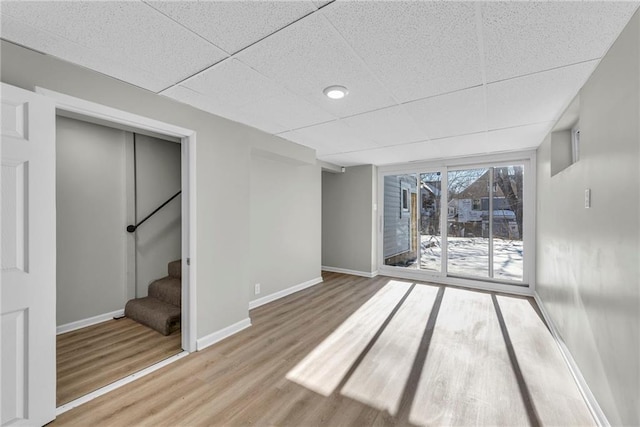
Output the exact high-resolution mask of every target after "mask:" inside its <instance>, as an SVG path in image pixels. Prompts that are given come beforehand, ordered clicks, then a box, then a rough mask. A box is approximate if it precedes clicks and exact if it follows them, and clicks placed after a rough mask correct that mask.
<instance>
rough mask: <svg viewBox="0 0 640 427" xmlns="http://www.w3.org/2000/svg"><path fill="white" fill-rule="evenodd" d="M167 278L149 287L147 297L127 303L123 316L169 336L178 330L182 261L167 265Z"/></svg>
mask: <svg viewBox="0 0 640 427" xmlns="http://www.w3.org/2000/svg"><path fill="white" fill-rule="evenodd" d="M168 273H169V275H168V276H167V277H164V278H162V279H158V280H156V281H155V282H153V283H151V284H150V285H149V292H148V296H146V297H144V298H136V299H132V300H130V301H129V302H127V305H126V306H125V307H124V315H125V316H126V317H128V318H130V319H133V320H135V321H136V322H138V323H142V324H143V325H145V326H148V327H150V328H151V329H155V330H156V331H158V332H160V333H161V334H162V335H169V334H171V333H172V332H173V331H175V330H177V329H179V328H180V312H181V311H180V307H181V301H182V261H181V260H177V261H172V262H170V263H169V265H168Z"/></svg>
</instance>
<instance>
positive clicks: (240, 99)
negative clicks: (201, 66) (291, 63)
mask: <svg viewBox="0 0 640 427" xmlns="http://www.w3.org/2000/svg"><path fill="white" fill-rule="evenodd" d="M180 85H181V86H184V87H187V88H189V89H191V90H193V91H196V92H198V93H201V94H203V95H208V96H210V97H211V101H212V103H217V104H218V105H219V106H220V109H224V107H225V106H226V105H233V106H241V105H245V104H248V103H250V102H254V101H255V100H258V99H264V98H270V97H273V96H277V95H279V94H280V93H281V92H282V86H280V85H278V84H277V83H275V82H274V81H273V80H271V79H269V78H268V77H265V76H263V75H262V74H260V73H258V72H257V71H256V70H254V69H252V68H251V67H247V66H246V65H245V64H243V63H242V62H240V61H238V60H236V59H226V60H224V61H222V62H219V63H218V64H216V65H214V66H213V67H211V68H209V69H207V70H205V71H203V72H202V73H200V74H198V75H196V76H194V77H193V78H190V79H189V80H187V81H185V82H183V83H181V84H180Z"/></svg>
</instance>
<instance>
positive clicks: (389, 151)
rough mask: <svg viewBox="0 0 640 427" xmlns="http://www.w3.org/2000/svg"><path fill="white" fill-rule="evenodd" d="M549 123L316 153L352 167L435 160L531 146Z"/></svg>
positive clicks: (541, 137) (325, 158)
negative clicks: (357, 149) (363, 148)
mask: <svg viewBox="0 0 640 427" xmlns="http://www.w3.org/2000/svg"><path fill="white" fill-rule="evenodd" d="M552 123H553V122H545V123H538V124H535V125H529V126H520V127H515V128H511V129H501V130H497V131H491V132H480V133H474V134H469V135H461V136H454V137H451V138H441V139H437V140H432V141H421V142H415V143H411V144H402V145H396V146H393V147H383V148H374V149H370V150H360V151H354V152H350V153H337V154H328V155H321V154H320V153H319V154H318V158H319V159H320V160H323V161H325V162H330V163H334V164H336V165H341V166H353V165H358V164H363V163H365V164H366V163H370V164H375V165H386V164H394V163H405V162H413V161H417V160H436V159H443V158H453V157H465V156H472V155H483V154H491V153H499V152H509V151H521V150H526V149H533V148H536V147H537V146H538V145H540V142H541V141H542V140H543V139H544V137H545V136H546V135H547V134H548V133H549V130H550V129H551V126H552Z"/></svg>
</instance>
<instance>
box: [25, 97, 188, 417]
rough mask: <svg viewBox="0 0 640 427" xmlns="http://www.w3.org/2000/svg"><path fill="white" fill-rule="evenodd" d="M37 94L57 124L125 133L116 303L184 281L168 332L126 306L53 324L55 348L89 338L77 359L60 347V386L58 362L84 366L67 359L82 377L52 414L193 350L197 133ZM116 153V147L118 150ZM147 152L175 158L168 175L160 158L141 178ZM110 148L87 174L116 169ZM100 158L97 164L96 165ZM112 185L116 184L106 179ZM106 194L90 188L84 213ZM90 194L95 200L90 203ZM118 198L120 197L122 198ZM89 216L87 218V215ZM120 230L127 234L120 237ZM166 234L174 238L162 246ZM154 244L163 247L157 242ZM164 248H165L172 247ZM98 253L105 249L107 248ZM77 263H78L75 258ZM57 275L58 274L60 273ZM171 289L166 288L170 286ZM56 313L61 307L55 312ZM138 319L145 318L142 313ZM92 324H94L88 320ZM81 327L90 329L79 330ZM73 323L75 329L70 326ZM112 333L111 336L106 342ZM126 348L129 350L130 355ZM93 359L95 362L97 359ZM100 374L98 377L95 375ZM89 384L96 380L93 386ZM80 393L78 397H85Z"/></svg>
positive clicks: (120, 233) (87, 248) (102, 222)
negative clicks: (128, 313)
mask: <svg viewBox="0 0 640 427" xmlns="http://www.w3.org/2000/svg"><path fill="white" fill-rule="evenodd" d="M36 92H37V93H41V94H43V95H45V96H47V97H49V98H51V99H52V100H53V101H54V102H55V103H56V115H57V119H58V122H66V124H67V125H68V124H69V123H72V122H77V123H81V125H80V126H84V127H94V128H96V127H99V128H101V129H102V130H103V132H104V131H105V129H106V132H107V133H108V132H116V133H119V134H120V135H124V137H123V140H124V142H123V144H122V147H123V150H121V151H122V152H124V155H123V156H122V158H124V161H123V162H121V166H122V167H121V168H120V172H122V174H121V178H120V186H121V187H122V188H125V190H124V193H125V197H124V199H126V200H133V203H131V202H129V204H128V206H127V202H126V200H125V202H124V203H122V204H123V205H124V209H122V210H121V212H120V213H122V211H124V213H123V214H122V215H116V216H118V220H121V219H122V218H123V217H124V219H125V221H124V223H121V224H119V225H120V228H119V230H120V231H118V232H115V233H114V234H118V236H116V238H115V239H112V240H115V241H118V239H119V242H120V243H121V244H122V246H123V247H124V249H125V250H124V251H123V252H121V253H120V259H119V260H118V262H119V263H120V264H119V265H120V266H123V265H124V269H123V270H122V271H124V273H123V274H121V275H120V276H121V277H122V276H124V278H123V280H124V286H123V287H122V292H121V293H120V298H121V301H124V303H126V302H127V301H129V300H134V301H135V300H136V299H145V298H150V297H151V296H155V297H158V298H160V299H162V298H164V297H167V292H164V291H162V292H161V294H163V295H160V296H158V295H149V284H150V283H153V282H157V281H158V280H157V279H160V281H162V280H163V279H165V281H167V280H166V279H169V280H174V281H175V280H176V278H177V280H179V281H181V282H182V285H181V286H180V285H178V288H177V294H176V292H175V291H176V288H175V287H173V295H169V300H172V301H173V300H175V301H173V302H174V303H175V304H177V305H178V315H177V319H176V318H175V317H176V316H174V318H173V320H174V321H175V320H177V321H176V322H174V323H173V325H169V330H168V331H166V332H167V334H166V335H163V334H161V333H159V332H157V331H154V330H153V329H150V328H148V326H149V322H144V321H142V323H145V325H142V324H140V323H138V322H134V321H133V320H131V319H129V318H122V314H123V311H124V310H123V309H124V304H122V306H121V307H120V308H119V309H118V310H115V311H111V312H106V313H101V314H100V315H98V316H92V317H89V318H84V319H81V321H75V322H74V321H72V322H68V323H65V325H67V329H66V330H65V329H64V328H62V330H60V328H59V329H58V332H59V333H60V332H66V333H64V334H60V335H59V336H58V343H59V344H60V343H61V342H62V341H64V346H60V347H61V348H60V349H59V350H62V351H65V350H64V349H67V351H69V349H73V347H74V346H75V345H77V343H78V342H82V341H85V342H86V343H88V344H89V345H88V346H87V347H88V348H85V349H84V350H79V349H78V348H77V347H76V348H75V349H74V350H70V353H71V354H73V353H75V355H74V357H66V356H65V357H64V358H63V356H62V354H61V352H60V351H58V378H59V383H58V385H59V386H60V380H61V379H62V378H63V376H62V375H60V373H61V363H69V362H70V359H73V358H76V359H78V360H80V362H79V363H80V364H81V366H80V367H75V368H69V365H67V368H66V369H67V370H68V371H76V372H77V371H82V372H81V373H80V374H78V375H76V377H78V378H79V382H80V383H84V384H83V385H82V386H79V385H77V386H74V387H72V390H71V391H70V392H68V393H65V394H64V395H60V394H59V395H58V396H57V406H58V409H57V413H58V414H60V413H62V412H65V411H66V410H69V409H71V408H73V407H75V406H77V405H78V404H81V403H84V402H85V401H88V400H91V399H92V398H95V397H98V396H99V395H101V394H104V393H106V392H108V391H110V390H112V389H114V388H117V387H118V386H120V385H123V384H126V383H127V382H130V381H132V380H133V379H135V378H139V377H140V376H142V375H146V373H149V372H152V371H153V370H155V369H158V368H159V367H161V366H164V364H166V363H170V362H172V361H174V360H177V359H179V358H180V357H183V356H184V355H186V354H188V352H191V351H195V333H194V332H195V299H194V291H193V289H194V286H195V280H194V277H195V274H194V264H195V263H194V261H195V257H194V255H195V250H194V248H195V211H194V209H193V206H194V205H195V197H194V194H193V193H192V190H194V188H195V186H194V183H195V162H194V160H195V133H194V132H193V131H191V130H188V129H184V128H179V127H176V126H173V125H169V124H166V123H163V122H159V121H155V120H152V119H149V118H145V117H142V116H137V115H134V114H131V113H128V112H124V111H121V110H116V109H112V108H109V107H105V106H102V105H100V104H95V103H91V102H87V101H84V100H81V99H77V98H73V97H69V96H67V95H64V94H59V93H56V92H53V91H49V90H46V89H42V88H36ZM77 123H76V125H77ZM63 127H64V126H63ZM134 138H135V145H136V151H135V152H133V151H132V153H133V154H132V155H129V156H128V155H127V154H126V153H127V151H126V149H127V141H129V143H131V142H132V141H133V139H134ZM85 148H86V147H85ZM112 148H113V147H112ZM71 151H72V153H73V154H75V155H76V159H75V160H76V162H73V167H76V168H83V167H84V168H87V167H90V166H89V164H88V163H90V162H82V161H81V160H82V159H81V158H78V154H79V153H78V152H77V151H76V152H74V150H71ZM112 151H114V150H112ZM115 151H118V149H116V150H115ZM145 152H147V153H154V155H156V157H157V155H158V153H159V152H161V153H162V152H164V154H165V155H166V156H165V157H167V158H170V157H173V160H171V161H170V163H172V164H171V165H170V167H169V169H172V171H171V173H168V174H167V173H166V172H167V170H166V169H167V168H166V164H165V166H164V167H161V169H164V170H163V173H162V174H160V175H157V174H156V175H155V176H154V175H153V173H152V174H151V175H149V173H148V171H147V173H146V174H143V176H142V178H141V175H140V172H141V169H144V168H145V167H146V168H147V169H149V167H148V166H149V164H150V160H149V159H148V158H146V159H145V158H144V157H142V158H141V154H143V153H145ZM170 152H171V153H170ZM73 154H72V155H73ZM94 154H95V153H94ZM107 154H108V153H104V152H103V153H100V154H99V156H101V158H98V159H94V160H97V162H98V163H95V164H94V167H93V169H94V170H93V171H90V172H96V170H95V169H100V168H101V169H102V170H108V169H109V167H112V168H115V169H117V167H116V166H115V165H114V164H113V162H109V161H108V156H107ZM120 154H122V153H120ZM176 156H177V160H176ZM136 157H137V158H136ZM156 160H157V158H156ZM165 160H166V159H165ZM100 161H101V162H102V165H100ZM145 162H146V164H145ZM152 162H153V160H151V163H152ZM136 169H137V170H136ZM136 172H137V173H136ZM97 175H98V177H97V178H95V174H94V179H97V180H98V181H99V182H100V180H101V178H100V174H97ZM169 175H170V176H169ZM112 176H115V175H112ZM132 178H133V181H137V182H136V185H134V186H126V185H124V186H123V185H122V182H123V181H125V182H126V181H127V180H129V181H131V179H132ZM80 179H82V178H80ZM145 180H146V186H147V187H146V188H147V190H148V189H149V188H152V189H155V190H154V191H155V194H150V193H149V192H147V191H145V192H144V194H143V193H142V190H143V188H141V187H144V185H145V184H144V181H145ZM108 181H109V179H108V178H104V177H102V181H101V184H104V185H106V187H109V185H108V184H109V183H108ZM116 181H117V180H116ZM141 181H143V182H141ZM168 181H172V182H173V183H174V184H175V185H177V191H175V192H174V190H176V189H175V188H171V189H169V187H170V185H169V186H167V185H164V184H166V183H167V182H168ZM176 181H177V182H176ZM149 184H150V187H149ZM111 187H114V186H113V185H111ZM116 187H117V186H116ZM111 190H112V189H111ZM163 191H164V192H166V191H169V192H170V193H171V194H170V196H171V197H165V195H164V194H163ZM109 192H110V190H109V188H106V189H96V191H94V192H91V191H90V190H89V191H88V194H85V196H86V197H85V202H87V203H86V204H85V207H84V208H83V209H84V211H85V212H84V213H87V212H86V211H87V210H91V209H88V207H91V208H93V209H94V214H95V208H96V206H94V205H95V204H96V203H95V199H99V198H100V197H101V196H102V197H104V196H105V195H106V194H109ZM93 193H95V194H93ZM136 193H138V194H136ZM176 193H178V195H177V197H175V196H176ZM92 198H94V202H93V203H92ZM78 200H80V201H82V200H83V198H82V197H78ZM121 200H123V198H122V197H121ZM157 200H161V202H160V203H157V204H158V206H154V207H153V208H150V207H149V206H153V205H154V204H156V201H157ZM58 205H59V208H58V210H60V205H61V203H60V200H58ZM103 205H104V204H103ZM160 205H162V208H161V209H159V210H157V212H155V211H156V208H158V207H160ZM149 211H151V212H155V214H154V215H152V216H153V218H151V217H150V218H149V219H147V221H146V222H145V223H144V224H141V220H142V219H145V218H146V217H147V216H148V214H149V213H150V212H149ZM58 215H59V216H60V213H58ZM91 216H92V215H87V217H89V219H90V217H91ZM98 217H100V214H98ZM109 217H110V215H108V214H107V215H105V214H102V220H100V221H93V226H94V227H98V228H99V227H103V226H105V224H106V223H108V222H109V219H108V218H109ZM95 219H99V218H94V220H95ZM86 222H89V223H91V222H92V221H86ZM136 226H138V227H136ZM132 227H133V228H135V231H134V232H133V233H128V232H127V228H129V229H131V228H132ZM75 231H76V233H79V232H80V230H79V227H77V229H76V230H75ZM130 231H131V230H130ZM65 234H66V233H65ZM107 234H108V233H107ZM171 234H173V236H174V237H175V238H174V239H164V240H165V242H164V243H162V242H161V240H163V238H166V237H167V236H168V235H171ZM123 235H124V237H122V236H123ZM60 236H62V234H59V237H60ZM72 240H73V239H72ZM96 240H97V241H96ZM107 240H108V238H107ZM167 240H172V241H171V242H170V243H169V244H167V242H166V241H167ZM93 243H94V244H91V245H86V244H85V248H84V250H85V251H87V252H90V251H91V250H92V248H93V249H95V247H96V246H100V245H104V246H106V245H107V241H106V240H103V239H96V238H95V236H94V242H93ZM158 243H160V245H158ZM158 246H161V247H160V248H158ZM162 246H164V247H162ZM167 246H170V248H168V247H167ZM58 249H60V245H58ZM94 252H98V253H100V252H101V251H100V250H97V251H95V250H94ZM158 252H161V253H163V256H161V257H156V256H155V255H157V253H158ZM102 253H104V251H103V252H102ZM131 254H133V256H131ZM116 257H117V256H116ZM158 258H161V259H158ZM76 261H77V260H76ZM136 261H137V262H136ZM158 263H163V264H164V266H163V273H159V269H158ZM116 264H117V262H116ZM153 264H155V265H153ZM70 265H74V263H73V262H72V263H70ZM75 266H76V267H77V268H78V269H81V268H82V266H78V264H77V263H76V264H75ZM62 273H64V271H62ZM95 273H96V275H97V276H99V275H100V272H99V271H96V272H95ZM103 273H104V272H103ZM58 276H60V274H59V275H58ZM165 290H166V289H165ZM169 293H171V289H170V290H169ZM96 296H97V295H96ZM176 301H177V302H176ZM58 311H59V312H60V310H58ZM59 314H60V316H59V319H58V320H59V321H58V324H59V326H60V323H61V322H60V317H64V316H65V315H68V314H69V313H59ZM142 317H143V318H144V316H142ZM114 318H115V319H114ZM116 319H117V320H116ZM138 321H140V319H138ZM83 323H84V324H83ZM92 323H93V325H91V324H92ZM151 323H153V322H151ZM89 325H90V326H89ZM176 325H177V328H175V327H174V328H171V326H176ZM83 326H88V327H84V328H83ZM151 326H153V325H151ZM72 329H73V332H72V331H71V330H72ZM174 329H177V330H174ZM127 336H128V338H124V339H123V340H121V341H118V339H119V338H118V337H120V338H123V337H127ZM63 338H64V340H63ZM109 339H114V340H116V341H114V342H112V343H109V342H108V340H109ZM74 342H75V344H74ZM99 347H102V348H103V349H106V351H107V353H106V354H107V355H108V357H106V356H105V353H103V354H101V355H98V354H96V353H95V352H94V353H91V352H92V351H95V350H98V351H99ZM82 351H88V352H89V353H86V354H87V355H88V356H87V357H86V358H85V359H84V361H82V356H81V353H82ZM127 352H129V353H131V354H130V355H128V353H127ZM108 358H112V360H113V361H114V362H115V363H114V364H113V365H109V366H108V367H107V365H104V366H103V365H102V363H103V362H104V359H108ZM63 359H65V360H63ZM134 359H135V360H134ZM98 360H99V361H100V363H96V361H98ZM76 363H77V362H76ZM150 365H151V366H150ZM96 374H97V375H96ZM98 377H102V378H101V379H100V378H98ZM78 378H76V379H78ZM105 378H106V379H105ZM91 383H93V384H94V385H93V386H90V384H91ZM92 388H93V389H96V388H97V390H95V391H92V392H90V393H89V394H86V395H84V394H83V393H85V392H89V391H90V390H91V389H92ZM74 390H75V391H74ZM79 395H82V397H80V396H79ZM70 399H71V400H70Z"/></svg>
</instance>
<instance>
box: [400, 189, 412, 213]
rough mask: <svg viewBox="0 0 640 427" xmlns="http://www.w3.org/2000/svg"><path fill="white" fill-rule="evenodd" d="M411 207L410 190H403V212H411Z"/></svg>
mask: <svg viewBox="0 0 640 427" xmlns="http://www.w3.org/2000/svg"><path fill="white" fill-rule="evenodd" d="M410 206H411V205H410V204H409V189H408V188H403V189H402V210H403V211H404V212H409V207H410Z"/></svg>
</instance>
